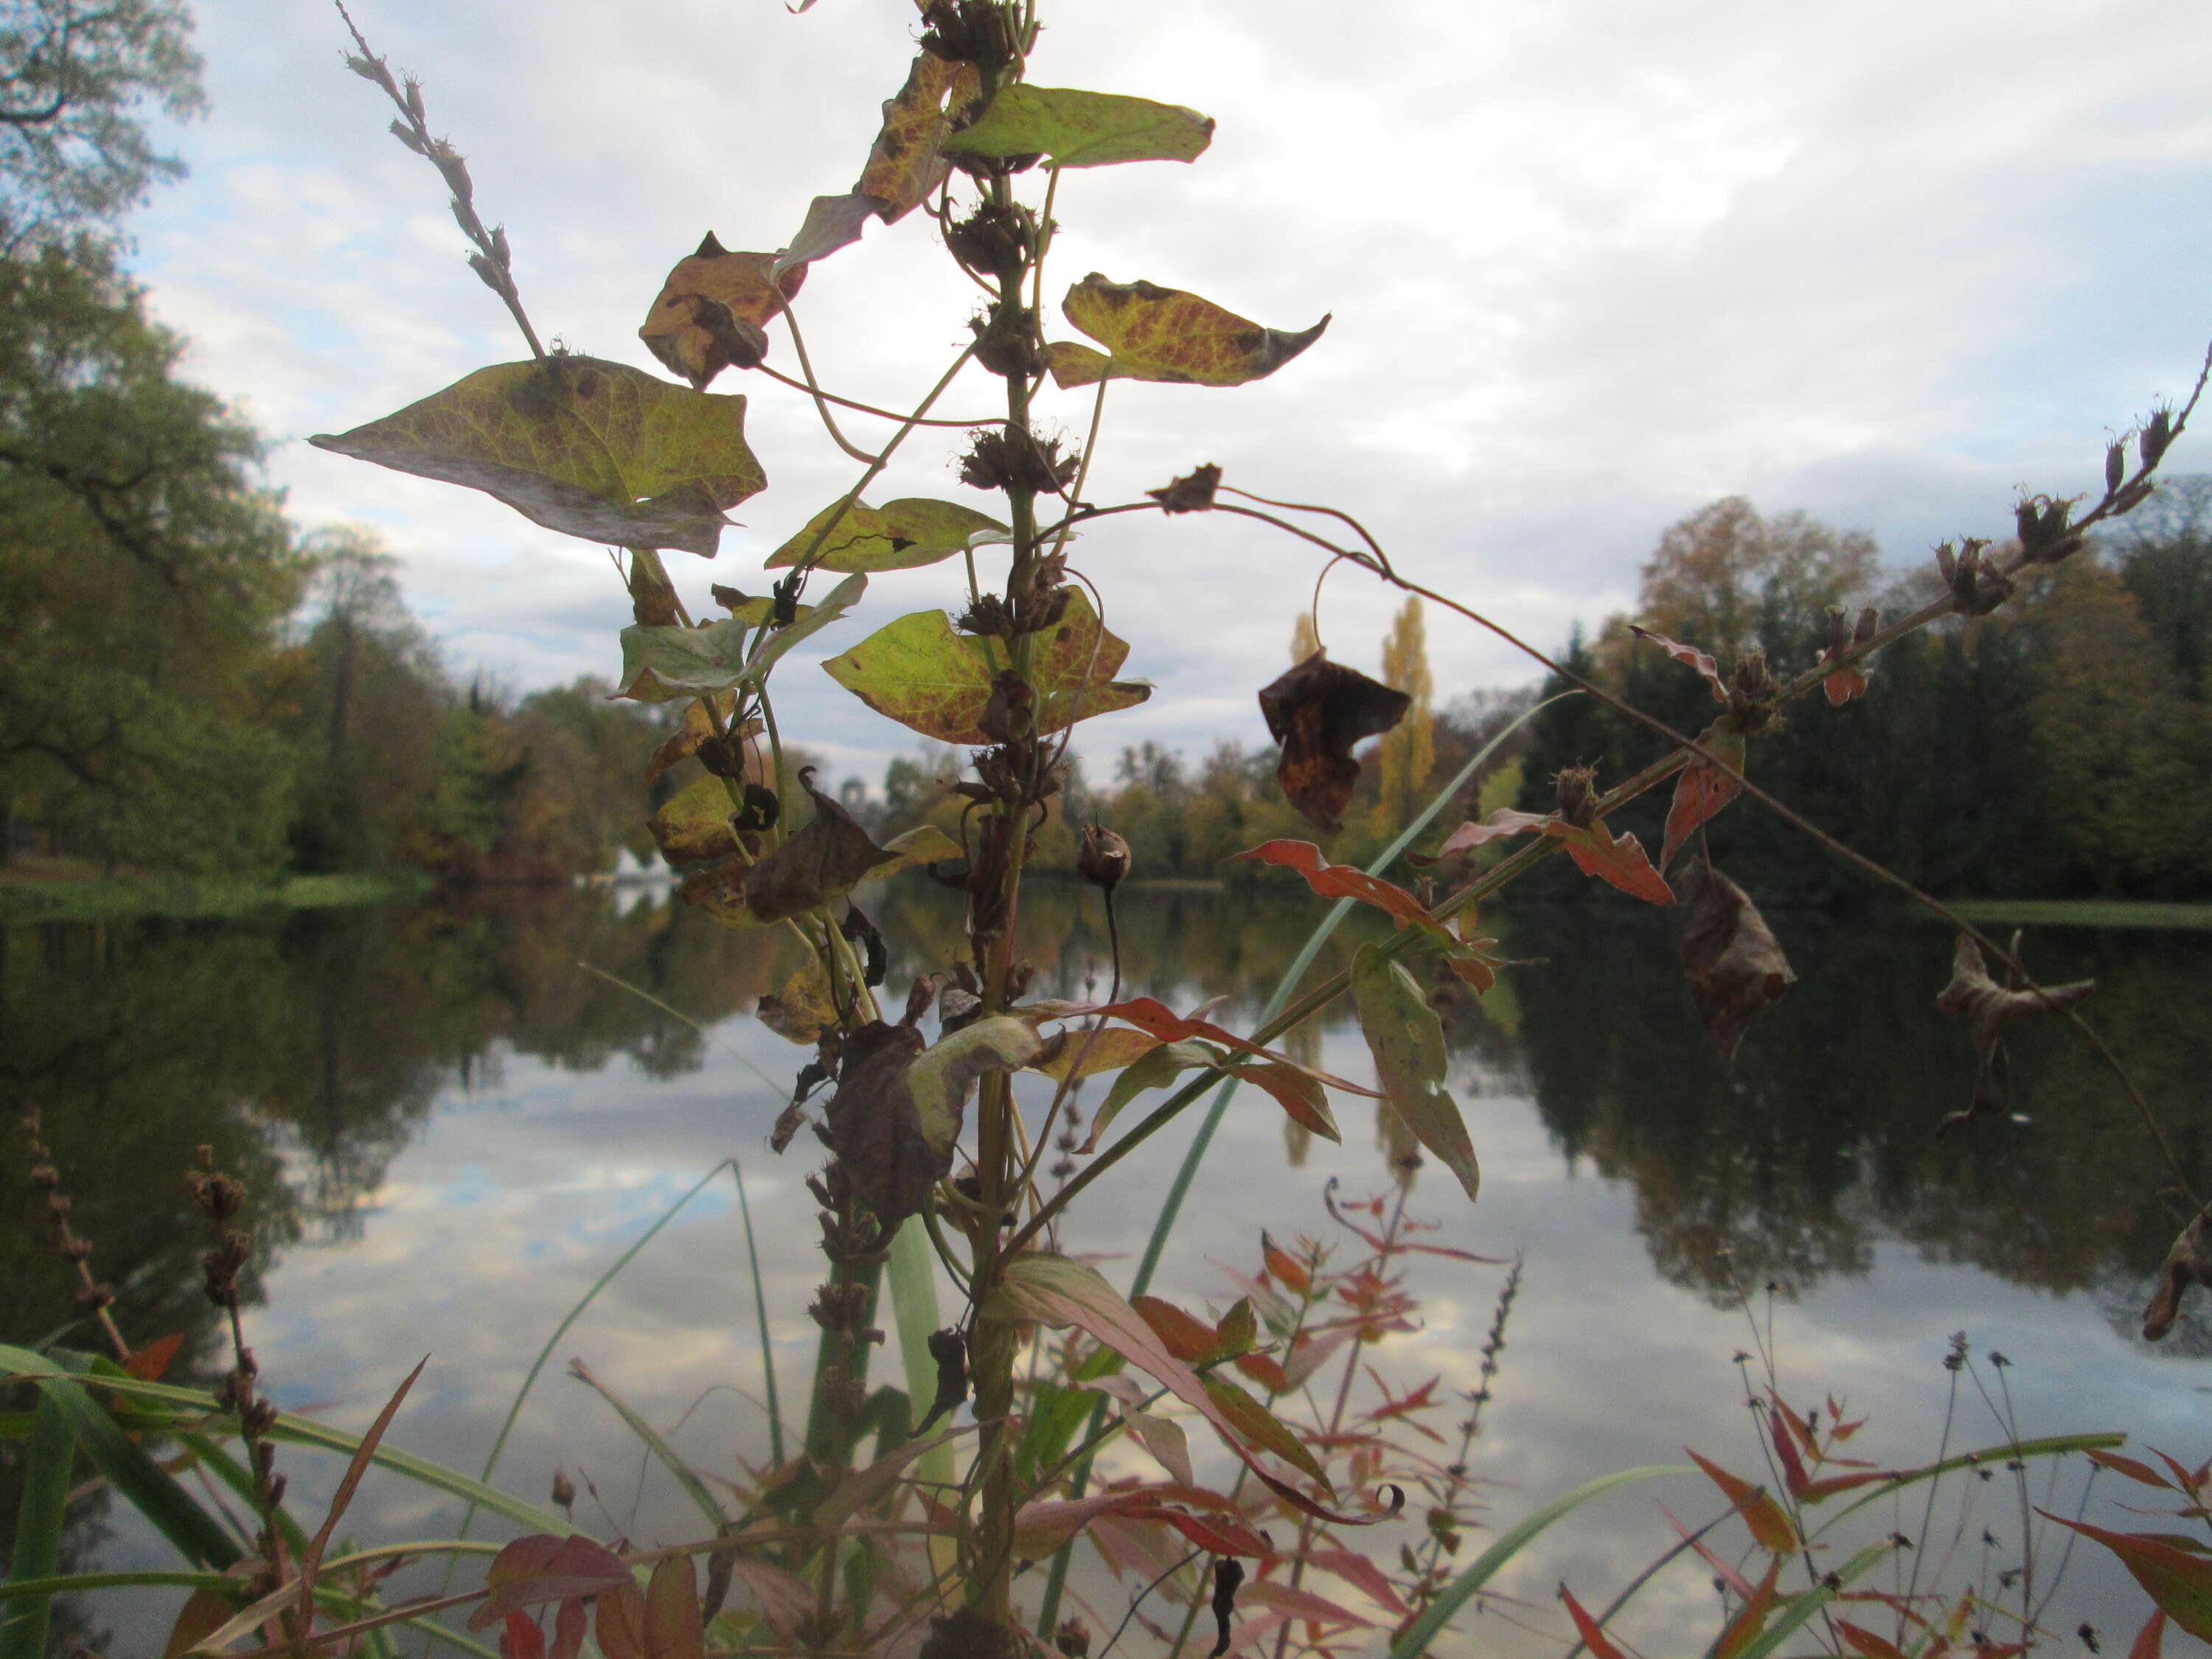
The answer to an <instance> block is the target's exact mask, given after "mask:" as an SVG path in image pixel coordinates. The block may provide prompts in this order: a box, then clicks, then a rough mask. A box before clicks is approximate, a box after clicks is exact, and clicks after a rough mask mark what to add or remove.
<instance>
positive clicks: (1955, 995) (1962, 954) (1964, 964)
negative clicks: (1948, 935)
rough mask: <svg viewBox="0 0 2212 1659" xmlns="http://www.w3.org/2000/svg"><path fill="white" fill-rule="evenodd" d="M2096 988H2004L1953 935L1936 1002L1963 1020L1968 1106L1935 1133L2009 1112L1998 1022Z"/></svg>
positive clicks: (1969, 942) (2006, 1062) (1964, 936)
mask: <svg viewBox="0 0 2212 1659" xmlns="http://www.w3.org/2000/svg"><path fill="white" fill-rule="evenodd" d="M2096 988H2097V981H2094V980H2093V979H2084V980H2076V981H2074V982H2073V983H2072V984H2070V985H2045V986H2037V987H2029V988H2028V989H2027V990H2021V991H2015V990H2008V989H2007V988H2006V987H2003V986H2002V985H1999V984H1998V983H1997V982H1996V981H1995V980H1993V979H1991V978H1990V968H1989V963H1988V962H1987V961H1985V960H1984V957H1983V956H1982V947H1981V946H1980V945H1977V944H1976V943H1975V942H1974V940H1973V937H1972V935H1971V934H1968V933H1961V934H1960V935H1959V944H1958V948H1957V950H1956V951H1954V952H1953V954H1952V957H1951V982H1950V983H1949V984H1948V985H1946V986H1945V987H1943V990H1942V994H1941V995H1939V996H1938V997H1937V998H1936V1006H1937V1007H1938V1008H1941V1009H1942V1011H1943V1012H1945V1013H1947V1014H1958V1015H1960V1016H1961V1017H1962V1018H1964V1019H1965V1020H1966V1029H1967V1030H1968V1031H1969V1032H1970V1033H1971V1034H1972V1036H1973V1039H1974V1103H1973V1104H1972V1106H1970V1107H1968V1108H1967V1109H1966V1110H1965V1111H1963V1112H1954V1113H1952V1114H1951V1115H1950V1116H1948V1117H1947V1118H1945V1119H1944V1120H1943V1121H1942V1122H1941V1123H1939V1124H1937V1125H1936V1133H1937V1134H1939V1135H1947V1134H1948V1133H1951V1131H1952V1130H1954V1129H1956V1128H1959V1127H1961V1126H1963V1125H1965V1124H1968V1123H1973V1122H1977V1121H1980V1120H1981V1119H1983V1118H1988V1117H2003V1116H2005V1115H2008V1113H2010V1112H2011V1110H2012V1057H2011V1056H2010V1055H2009V1054H2007V1053H2006V1052H2005V1046H2004V1024H2005V1022H2006V1021H2007V1020H2008V1019H2012V1018H2015V1017H2017V1016H2019V1015H2021V1014H2035V1013H2042V1012H2047V1011H2056V1010H2060V1009H2065V1008H2071V1007H2072V1006H2074V1005H2075V1004H2076V1003H2078V1002H2080V1001H2081V999H2082V998H2084V997H2086V996H2087V995H2088V994H2089V993H2090V992H2092V991H2093V990H2095V989H2096Z"/></svg>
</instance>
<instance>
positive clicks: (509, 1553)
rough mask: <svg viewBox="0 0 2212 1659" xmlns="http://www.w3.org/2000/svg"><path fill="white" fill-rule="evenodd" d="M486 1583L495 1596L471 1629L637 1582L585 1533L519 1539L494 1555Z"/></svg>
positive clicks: (471, 1618) (481, 1608) (471, 1622)
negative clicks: (525, 1610)
mask: <svg viewBox="0 0 2212 1659" xmlns="http://www.w3.org/2000/svg"><path fill="white" fill-rule="evenodd" d="M484 1582H485V1583H486V1584H487V1585H488V1586H489V1589H490V1591H491V1594H490V1595H489V1596H488V1597H486V1598H485V1600H484V1601H483V1604H482V1605H480V1606H479V1607H477V1610H476V1611H475V1612H474V1613H471V1614H470V1615H469V1628H470V1629H471V1630H483V1629H486V1628H488V1627H489V1626H492V1625H494V1624H496V1623H497V1622H499V1620H501V1619H503V1618H505V1617H506V1616H507V1613H508V1611H509V1610H510V1609H511V1608H514V1607H532V1606H535V1605H537V1604H538V1603H541V1602H545V1601H568V1600H569V1599H570V1598H572V1597H580V1596H589V1595H600V1594H601V1593H603V1592H605V1591H607V1590H611V1589H619V1588H621V1587H623V1586H626V1585H628V1584H629V1583H630V1582H631V1580H630V1576H629V1568H628V1567H626V1566H624V1565H623V1564H622V1560H621V1559H620V1558H619V1557H618V1556H617V1555H616V1554H615V1553H614V1552H613V1551H612V1550H610V1549H609V1548H607V1547H606V1546H605V1545H604V1544H599V1543H596V1542H594V1541H592V1540H591V1539H589V1538H586V1537H585V1536H584V1535H583V1534H580V1533H574V1534H570V1535H569V1536H568V1537H566V1538H562V1537H557V1536H556V1535H555V1534H552V1533H550V1532H540V1533H532V1534H529V1535H528V1536H526V1537H522V1538H518V1539H516V1540H515V1541H513V1543H511V1544H509V1545H507V1547H506V1548H504V1549H502V1550H501V1551H500V1553H498V1554H497V1555H495V1556H494V1557H493V1558H492V1564H491V1566H490V1568H489V1571H487V1572H486V1573H485V1574H484Z"/></svg>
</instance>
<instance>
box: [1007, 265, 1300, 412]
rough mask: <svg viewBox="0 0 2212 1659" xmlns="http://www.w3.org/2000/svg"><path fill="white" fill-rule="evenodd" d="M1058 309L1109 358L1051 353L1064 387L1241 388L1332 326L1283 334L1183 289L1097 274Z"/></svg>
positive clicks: (1070, 350)
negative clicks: (1165, 384)
mask: <svg viewBox="0 0 2212 1659" xmlns="http://www.w3.org/2000/svg"><path fill="white" fill-rule="evenodd" d="M1060 309H1061V310H1062V311H1064V312H1065V313H1066V314H1067V320H1068V321H1069V322H1071V323H1073V324H1074V325H1076V327H1078V328H1079V329H1081V330H1082V331H1084V332H1085V334H1088V335H1089V336H1090V337H1091V338H1092V339H1094V340H1096V341H1097V342H1098V343H1100V344H1102V345H1103V346H1104V347H1106V349H1107V350H1108V352H1109V354H1110V355H1109V356H1104V357H1101V356H1099V355H1098V354H1097V352H1095V351H1092V350H1091V349H1089V348H1087V347H1085V346H1079V345H1074V344H1073V343H1068V344H1056V345H1054V346H1053V347H1052V348H1051V367H1052V377H1053V379H1054V380H1055V381H1057V382H1058V383H1059V384H1060V386H1063V387H1066V386H1091V385H1092V384H1094V383H1096V382H1097V381H1098V380H1165V381H1170V382H1172V383H1175V384H1176V385H1182V386H1243V384H1244V383H1245V382H1246V381H1248V380H1264V379H1265V378H1266V377H1267V376H1268V375H1270V374H1273V373H1274V372H1275V371H1276V370H1277V369H1279V368H1281V367H1282V366H1283V365H1284V364H1285V363H1286V362H1290V361H1291V358H1293V357H1295V356H1297V355H1298V353H1300V352H1301V351H1304V349H1306V348H1307V347H1308V346H1310V345H1311V344H1312V343H1314V342H1315V341H1316V340H1318V339H1319V338H1321V335H1322V330H1323V329H1325V328H1327V327H1328V324H1329V319H1328V318H1327V317H1324V318H1322V319H1321V320H1320V321H1319V322H1317V323H1316V324H1315V325H1313V326H1312V327H1311V328H1309V329H1303V330H1300V331H1298V332H1297V333H1295V334H1290V333H1285V332H1284V331H1282V330H1280V329H1273V328H1262V327H1261V325H1259V324H1257V323H1255V322H1253V321H1252V320H1250V319H1249V318H1244V317H1239V316H1238V315H1237V313H1235V312H1233V311H1226V310H1224V309H1223V308H1222V307H1219V306H1218V305H1216V304H1214V303H1213V301H1211V300H1201V299H1200V298H1199V296H1198V295H1195V294H1186V293H1184V292H1183V291H1182V289H1173V288H1160V287H1158V286H1157V285H1155V284H1153V283H1113V282H1109V281H1108V280H1107V279H1106V278H1105V277H1103V276H1100V275H1099V274H1098V273H1097V271H1095V270H1094V271H1092V272H1091V274H1090V275H1089V276H1085V278H1084V279H1083V280H1082V281H1081V282H1079V283H1077V284H1076V285H1075V286H1074V287H1073V288H1072V289H1068V290H1067V297H1066V299H1065V300H1064V301H1061V302H1060Z"/></svg>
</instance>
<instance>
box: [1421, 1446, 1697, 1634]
mask: <svg viewBox="0 0 2212 1659" xmlns="http://www.w3.org/2000/svg"><path fill="white" fill-rule="evenodd" d="M1691 1472H1692V1471H1691V1468H1690V1466H1689V1465H1688V1464H1687V1463H1650V1464H1646V1465H1645V1466H1644V1467H1643V1468H1635V1469H1621V1470H1619V1471H1617V1472H1615V1473H1614V1474H1604V1475H1600V1476H1599V1477H1598V1478H1597V1479H1596V1480H1592V1481H1590V1482H1589V1483H1588V1484H1587V1485H1584V1486H1577V1487H1576V1488H1575V1489H1574V1490H1573V1491H1572V1492H1569V1493H1567V1495H1566V1496H1565V1497H1564V1498H1554V1499H1553V1500H1552V1502H1550V1503H1548V1504H1545V1505H1544V1507H1543V1508H1542V1509H1541V1510H1537V1511H1536V1512H1535V1513H1534V1515H1532V1516H1528V1519H1527V1520H1525V1521H1523V1522H1521V1523H1520V1524H1519V1525H1518V1526H1516V1527H1514V1528H1511V1529H1510V1530H1509V1531H1508V1532H1507V1533H1506V1534H1504V1536H1503V1537H1501V1538H1500V1539H1499V1540H1498V1541H1497V1542H1496V1543H1495V1544H1492V1546H1491V1547H1489V1548H1488V1549H1486V1550H1485V1551H1484V1552H1483V1553H1481V1554H1480V1556H1478V1557H1477V1558H1476V1559H1475V1560H1474V1565H1471V1566H1469V1567H1468V1570H1467V1571H1465V1572H1462V1574H1460V1575H1459V1577H1456V1578H1455V1579H1453V1580H1452V1581H1451V1583H1449V1584H1447V1585H1445V1586H1444V1588H1443V1591H1442V1592H1441V1593H1440V1594H1439V1595H1437V1599H1436V1600H1435V1601H1431V1602H1430V1603H1429V1605H1428V1606H1427V1607H1425V1609H1424V1610H1423V1611H1422V1613H1421V1616H1420V1617H1419V1619H1416V1620H1414V1621H1413V1624H1412V1626H1410V1627H1408V1629H1407V1632H1406V1633H1405V1634H1404V1635H1403V1636H1401V1637H1400V1638H1398V1640H1397V1642H1396V1643H1395V1644H1394V1645H1393V1646H1392V1648H1391V1650H1390V1659H1419V1656H1420V1655H1422V1654H1425V1653H1426V1652H1427V1651H1428V1650H1429V1644H1430V1643H1431V1642H1433V1641H1435V1640H1436V1639H1437V1637H1438V1636H1440V1635H1442V1634H1443V1628H1444V1626H1446V1625H1449V1623H1450V1622H1451V1621H1452V1618H1453V1616H1454V1615H1455V1614H1456V1613H1458V1612H1459V1610H1460V1609H1461V1608H1462V1607H1465V1606H1466V1605H1467V1604H1468V1601H1472V1600H1473V1599H1474V1593H1475V1592H1476V1591H1477V1590H1479V1589H1481V1588H1482V1587H1483V1586H1484V1585H1485V1584H1486V1583H1489V1582H1490V1581H1491V1580H1492V1578H1493V1577H1496V1576H1497V1574H1498V1570H1499V1569H1500V1568H1501V1567H1503V1566H1504V1565H1505V1564H1506V1563H1507V1562H1509V1561H1510V1560H1511V1559H1513V1558H1514V1557H1515V1556H1516V1555H1518V1554H1520V1553H1521V1552H1522V1550H1523V1549H1524V1548H1526V1547H1528V1543H1529V1541H1531V1540H1533V1539H1534V1538H1535V1537H1536V1535H1537V1534H1540V1533H1541V1532H1543V1531H1545V1530H1546V1529H1547V1528H1549V1527H1550V1526H1551V1525H1552V1524H1553V1522H1557V1521H1559V1520H1563V1519H1564V1518H1565V1517H1566V1516H1569V1515H1571V1514H1572V1513H1574V1511H1575V1510H1578V1509H1580V1508H1581V1507H1582V1506H1583V1504H1587V1503H1589V1501H1590V1499H1592V1498H1602V1497H1603V1496H1604V1495H1605V1494H1606V1493H1607V1492H1611V1491H1612V1490H1613V1488H1614V1487H1615V1486H1626V1485H1628V1484H1629V1482H1631V1481H1632V1480H1650V1479H1651V1478H1652V1477H1653V1476H1655V1475H1661V1474H1690V1473H1691Z"/></svg>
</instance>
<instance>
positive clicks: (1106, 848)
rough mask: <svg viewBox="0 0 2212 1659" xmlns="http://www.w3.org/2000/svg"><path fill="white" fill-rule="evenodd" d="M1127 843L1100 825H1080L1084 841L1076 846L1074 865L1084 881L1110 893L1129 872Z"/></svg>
mask: <svg viewBox="0 0 2212 1659" xmlns="http://www.w3.org/2000/svg"><path fill="white" fill-rule="evenodd" d="M1130 862H1131V860H1130V854H1129V843H1128V842H1126V841H1124V840H1122V838H1121V836H1118V835H1116V834H1115V833H1114V831H1112V830H1111V829H1107V828H1106V827H1105V826H1104V825H1103V824H1097V823H1086V824H1085V825H1084V826H1083V844H1082V845H1081V846H1080V847H1079V848H1077V849H1076V854H1075V867H1076V870H1077V872H1079V874H1080V875H1081V876H1082V877H1083V878H1084V880H1085V881H1087V882H1089V883H1090V884H1091V885H1092V886H1093V887H1096V888H1097V889H1098V890H1099V891H1101V892H1103V893H1110V892H1112V891H1113V890H1115V888H1116V887H1118V886H1120V885H1121V880H1122V878H1123V877H1125V876H1127V874H1128V873H1129V865H1130Z"/></svg>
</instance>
